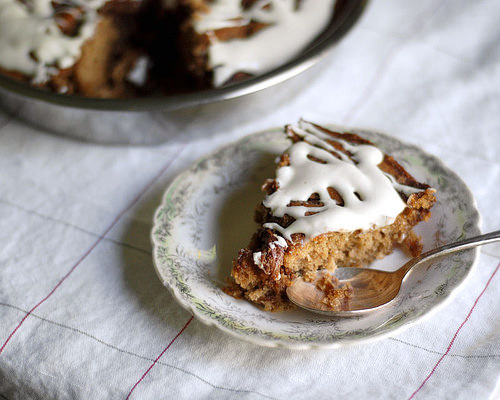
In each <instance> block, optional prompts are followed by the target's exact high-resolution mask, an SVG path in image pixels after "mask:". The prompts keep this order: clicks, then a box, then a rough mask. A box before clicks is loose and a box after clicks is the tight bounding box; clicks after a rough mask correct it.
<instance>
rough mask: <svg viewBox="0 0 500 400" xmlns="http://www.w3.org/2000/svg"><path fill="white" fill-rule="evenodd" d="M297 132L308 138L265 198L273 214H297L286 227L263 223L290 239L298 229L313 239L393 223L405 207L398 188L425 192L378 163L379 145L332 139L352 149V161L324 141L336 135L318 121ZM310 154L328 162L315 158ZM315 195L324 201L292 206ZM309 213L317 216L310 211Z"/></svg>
mask: <svg viewBox="0 0 500 400" xmlns="http://www.w3.org/2000/svg"><path fill="white" fill-rule="evenodd" d="M293 130H294V131H295V132H296V133H297V134H299V135H300V136H302V137H304V139H305V141H300V142H297V143H295V144H293V145H292V146H291V147H290V148H289V150H288V153H289V159H290V165H289V166H283V167H280V168H278V171H277V178H276V180H277V182H278V185H279V189H278V190H277V191H275V192H274V193H272V194H271V195H269V196H267V197H266V199H265V200H264V202H263V204H264V206H266V207H268V208H269V209H270V210H271V213H272V214H273V215H274V216H277V217H283V216H284V215H285V214H288V215H290V216H292V217H293V218H295V221H294V222H293V223H292V224H291V225H290V226H288V227H287V228H283V227H282V226H280V225H278V224H276V223H266V224H264V227H267V228H271V229H274V230H276V231H278V232H280V233H281V234H282V235H283V236H284V237H285V238H287V239H289V240H291V235H292V234H293V233H303V234H305V235H306V237H307V238H312V237H315V236H317V235H320V234H322V233H326V232H351V231H355V230H358V229H361V230H367V229H370V228H378V227H382V226H386V225H389V224H391V223H393V222H394V220H395V218H396V217H397V215H398V214H399V213H401V212H402V211H403V210H404V208H405V207H406V204H405V203H404V202H403V200H402V199H401V197H400V195H399V194H398V191H402V192H404V193H406V194H411V193H415V192H419V191H421V190H422V189H416V188H413V187H409V186H404V185H400V184H397V183H396V182H395V180H394V178H392V177H390V175H388V174H386V173H384V172H383V171H382V170H380V169H379V168H378V164H380V163H381V162H382V160H383V157H384V154H383V153H382V151H380V150H379V149H378V148H377V147H375V146H372V145H353V144H350V143H349V142H347V141H343V140H338V139H333V140H336V141H339V142H340V143H341V144H342V146H343V147H344V149H346V150H347V151H349V152H350V153H351V158H352V159H351V158H349V157H348V156H347V155H345V154H344V153H342V152H339V151H337V150H335V148H334V147H333V146H331V145H330V144H329V143H327V142H326V141H325V139H326V138H330V139H332V138H331V137H330V136H329V135H327V134H326V133H324V132H322V131H321V130H319V129H318V128H316V127H315V126H314V125H312V124H310V123H307V122H305V121H300V122H299V124H298V126H295V127H294V128H293ZM306 141H307V142H306ZM327 150H328V151H327ZM329 151H333V152H334V153H335V154H336V155H337V156H338V157H340V159H339V158H337V157H335V156H334V155H332V154H331V153H330V152H329ZM308 156H313V157H315V158H317V159H320V160H323V161H325V162H326V163H324V164H323V163H319V162H317V161H313V160H311V159H310V158H308ZM391 178H392V179H391ZM395 186H396V188H395ZM328 187H331V188H334V189H335V190H336V191H337V192H338V193H339V195H340V196H341V197H342V199H343V201H344V204H343V205H339V204H337V202H336V201H335V200H333V199H332V198H331V197H330V195H329V193H328ZM312 193H318V194H319V196H320V200H321V202H322V203H323V204H324V205H322V206H320V207H304V206H289V203H290V202H291V201H307V200H308V198H309V197H310V196H311V194H312ZM306 212H316V213H317V214H314V215H305V213H306Z"/></svg>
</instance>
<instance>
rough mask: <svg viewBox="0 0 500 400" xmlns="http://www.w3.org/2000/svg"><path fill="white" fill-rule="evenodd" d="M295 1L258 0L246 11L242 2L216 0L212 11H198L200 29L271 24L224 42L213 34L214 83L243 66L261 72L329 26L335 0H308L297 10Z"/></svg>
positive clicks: (281, 61)
mask: <svg viewBox="0 0 500 400" xmlns="http://www.w3.org/2000/svg"><path fill="white" fill-rule="evenodd" d="M296 4H297V1H296V0H259V1H257V2H256V3H255V4H254V5H253V6H252V7H251V8H249V9H247V10H244V9H243V8H242V6H241V1H235V0H215V1H214V2H213V3H212V4H211V5H210V12H209V13H207V14H200V16H199V19H198V20H197V21H196V22H195V30H196V31H197V32H198V33H205V32H207V33H209V32H210V31H213V30H216V29H221V28H227V27H231V26H238V25H247V24H248V23H249V22H250V21H258V22H262V23H266V24H269V26H267V27H265V28H264V29H261V30H260V31H258V32H257V33H255V34H254V35H252V36H251V37H249V38H244V39H233V40H230V41H224V42H223V41H218V40H217V38H216V37H215V35H213V34H212V35H210V34H209V36H210V40H211V46H210V48H209V50H208V59H209V65H210V66H211V67H212V68H213V69H214V81H213V84H214V85H215V86H220V85H222V84H224V83H225V82H227V81H228V79H230V78H231V77H232V76H233V75H234V74H235V73H236V72H240V71H242V72H247V73H250V74H254V75H259V74H263V73H265V72H268V71H270V70H272V69H273V68H276V67H278V66H279V65H282V64H283V63H284V62H286V61H287V60H289V59H291V58H293V57H294V56H295V55H297V54H298V53H299V52H300V51H301V50H303V49H304V48H305V47H306V46H307V45H308V44H309V43H310V42H312V41H313V39H314V38H315V37H316V36H318V35H319V34H320V33H321V31H323V29H324V28H325V27H326V25H327V24H328V22H329V21H330V19H331V18H332V15H333V8H334V5H335V0H305V1H302V2H300V6H299V8H298V9H296ZM266 6H268V7H266Z"/></svg>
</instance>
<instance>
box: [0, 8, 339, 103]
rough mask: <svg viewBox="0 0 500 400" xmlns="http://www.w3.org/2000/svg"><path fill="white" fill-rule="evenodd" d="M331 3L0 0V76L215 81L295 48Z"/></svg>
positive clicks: (76, 85)
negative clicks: (1, 74)
mask: <svg viewBox="0 0 500 400" xmlns="http://www.w3.org/2000/svg"><path fill="white" fill-rule="evenodd" d="M334 5H335V0H0V73H3V74H6V75H9V76H11V77H14V78H16V79H20V80H24V81H27V82H30V83H32V84H33V85H36V86H38V87H42V88H48V89H50V90H53V91H56V92H59V93H67V94H78V95H83V96H87V97H104V98H116V97H129V96H138V95H141V94H150V93H152V92H161V93H165V92H167V93H172V92H178V91H180V90H189V89H199V88H209V87H219V86H222V85H224V84H227V83H229V82H234V81H237V80H240V79H244V78H246V77H249V76H255V75H260V74H263V73H265V72H268V71H270V70H271V69H273V68H276V67H278V66H279V65H281V64H283V63H285V62H286V61H288V60H290V59H291V58H293V57H294V56H295V55H297V54H299V52H300V51H301V50H303V49H304V48H305V47H306V46H307V45H308V44H309V43H311V42H312V41H313V40H314V38H315V37H316V36H318V35H319V34H320V32H321V31H322V30H324V29H325V27H326V26H327V25H328V22H329V21H330V20H331V18H332V17H333V12H334Z"/></svg>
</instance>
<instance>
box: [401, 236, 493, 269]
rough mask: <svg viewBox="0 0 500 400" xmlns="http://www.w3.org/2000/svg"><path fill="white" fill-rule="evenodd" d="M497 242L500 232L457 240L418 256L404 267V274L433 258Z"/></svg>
mask: <svg viewBox="0 0 500 400" xmlns="http://www.w3.org/2000/svg"><path fill="white" fill-rule="evenodd" d="M498 241H500V231H493V232H489V233H485V234H484V235H479V236H473V237H470V238H467V239H464V240H459V241H458V242H453V243H449V244H445V245H444V246H440V247H437V248H435V249H433V250H429V251H427V252H425V253H422V254H421V255H420V256H418V257H417V258H415V259H414V260H413V262H411V263H408V264H410V265H405V268H404V269H405V273H406V272H408V271H409V270H410V268H411V267H413V266H414V265H416V264H419V263H420V262H422V261H428V260H432V259H434V258H438V257H442V256H445V255H448V254H451V253H456V252H457V251H462V250H466V249H470V248H472V247H477V246H481V245H484V244H488V243H493V242H498Z"/></svg>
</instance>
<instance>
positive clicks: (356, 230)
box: [226, 121, 435, 311]
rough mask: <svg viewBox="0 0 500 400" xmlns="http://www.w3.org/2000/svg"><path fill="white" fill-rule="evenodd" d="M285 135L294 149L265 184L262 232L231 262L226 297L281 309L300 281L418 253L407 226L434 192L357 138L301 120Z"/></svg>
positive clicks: (259, 218)
mask: <svg viewBox="0 0 500 400" xmlns="http://www.w3.org/2000/svg"><path fill="white" fill-rule="evenodd" d="M286 133H287V135H288V137H289V138H290V139H291V141H292V145H291V147H290V148H289V149H288V150H287V151H285V153H284V154H282V155H281V157H280V162H279V165H278V168H277V173H276V178H275V179H269V180H267V181H266V182H265V184H264V185H263V191H265V193H266V197H265V199H264V201H263V202H262V203H261V204H260V205H259V206H258V207H257V209H256V213H255V221H256V222H257V223H258V224H260V227H259V229H258V230H257V232H256V233H255V234H254V235H253V237H252V239H251V241H250V244H249V245H248V247H247V248H244V249H242V250H240V252H239V254H238V257H237V259H236V260H234V262H233V269H232V271H231V284H230V285H229V286H228V287H227V288H226V292H227V293H229V294H232V295H234V296H236V297H245V298H246V299H248V300H250V301H252V302H254V303H257V304H260V305H262V306H263V307H264V309H265V310H273V311H275V310H283V309H287V308H289V307H291V303H290V302H289V301H288V298H287V296H286V292H285V291H286V288H287V286H289V285H290V283H291V281H292V280H293V279H294V278H296V277H298V276H302V277H304V278H305V279H306V280H313V279H314V277H315V275H316V273H317V271H321V270H327V271H334V270H335V268H336V267H337V266H343V267H346V266H347V267H349V266H352V267H355V266H361V265H367V264H369V263H371V262H372V261H374V260H375V259H378V258H382V257H384V256H386V255H387V254H389V253H391V252H392V250H393V249H394V246H396V245H402V246H403V247H404V248H405V249H406V250H408V251H409V252H410V253H411V255H413V256H416V255H418V254H419V253H420V252H421V250H422V246H421V244H420V238H418V237H417V236H416V235H415V234H414V233H413V231H412V228H413V227H414V226H415V225H416V224H418V223H419V222H420V221H423V220H427V219H429V217H430V215H431V213H430V208H431V207H432V205H433V203H434V202H435V196H434V193H435V190H434V189H431V188H429V186H428V185H426V184H424V183H420V182H417V181H416V180H415V179H414V178H413V177H412V176H411V175H410V174H409V173H408V172H407V171H406V170H405V169H404V168H403V167H402V166H401V165H400V164H399V163H398V162H397V161H396V160H395V159H394V158H393V157H391V156H390V155H387V154H384V153H383V152H382V151H381V150H380V149H378V148H377V147H376V146H375V145H374V144H372V143H371V142H369V141H368V140H366V139H364V138H362V137H361V136H359V135H357V134H353V133H340V132H334V131H331V130H329V129H326V128H324V127H321V126H319V125H315V124H312V123H309V122H305V121H300V122H299V123H298V124H297V125H294V126H287V127H286Z"/></svg>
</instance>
